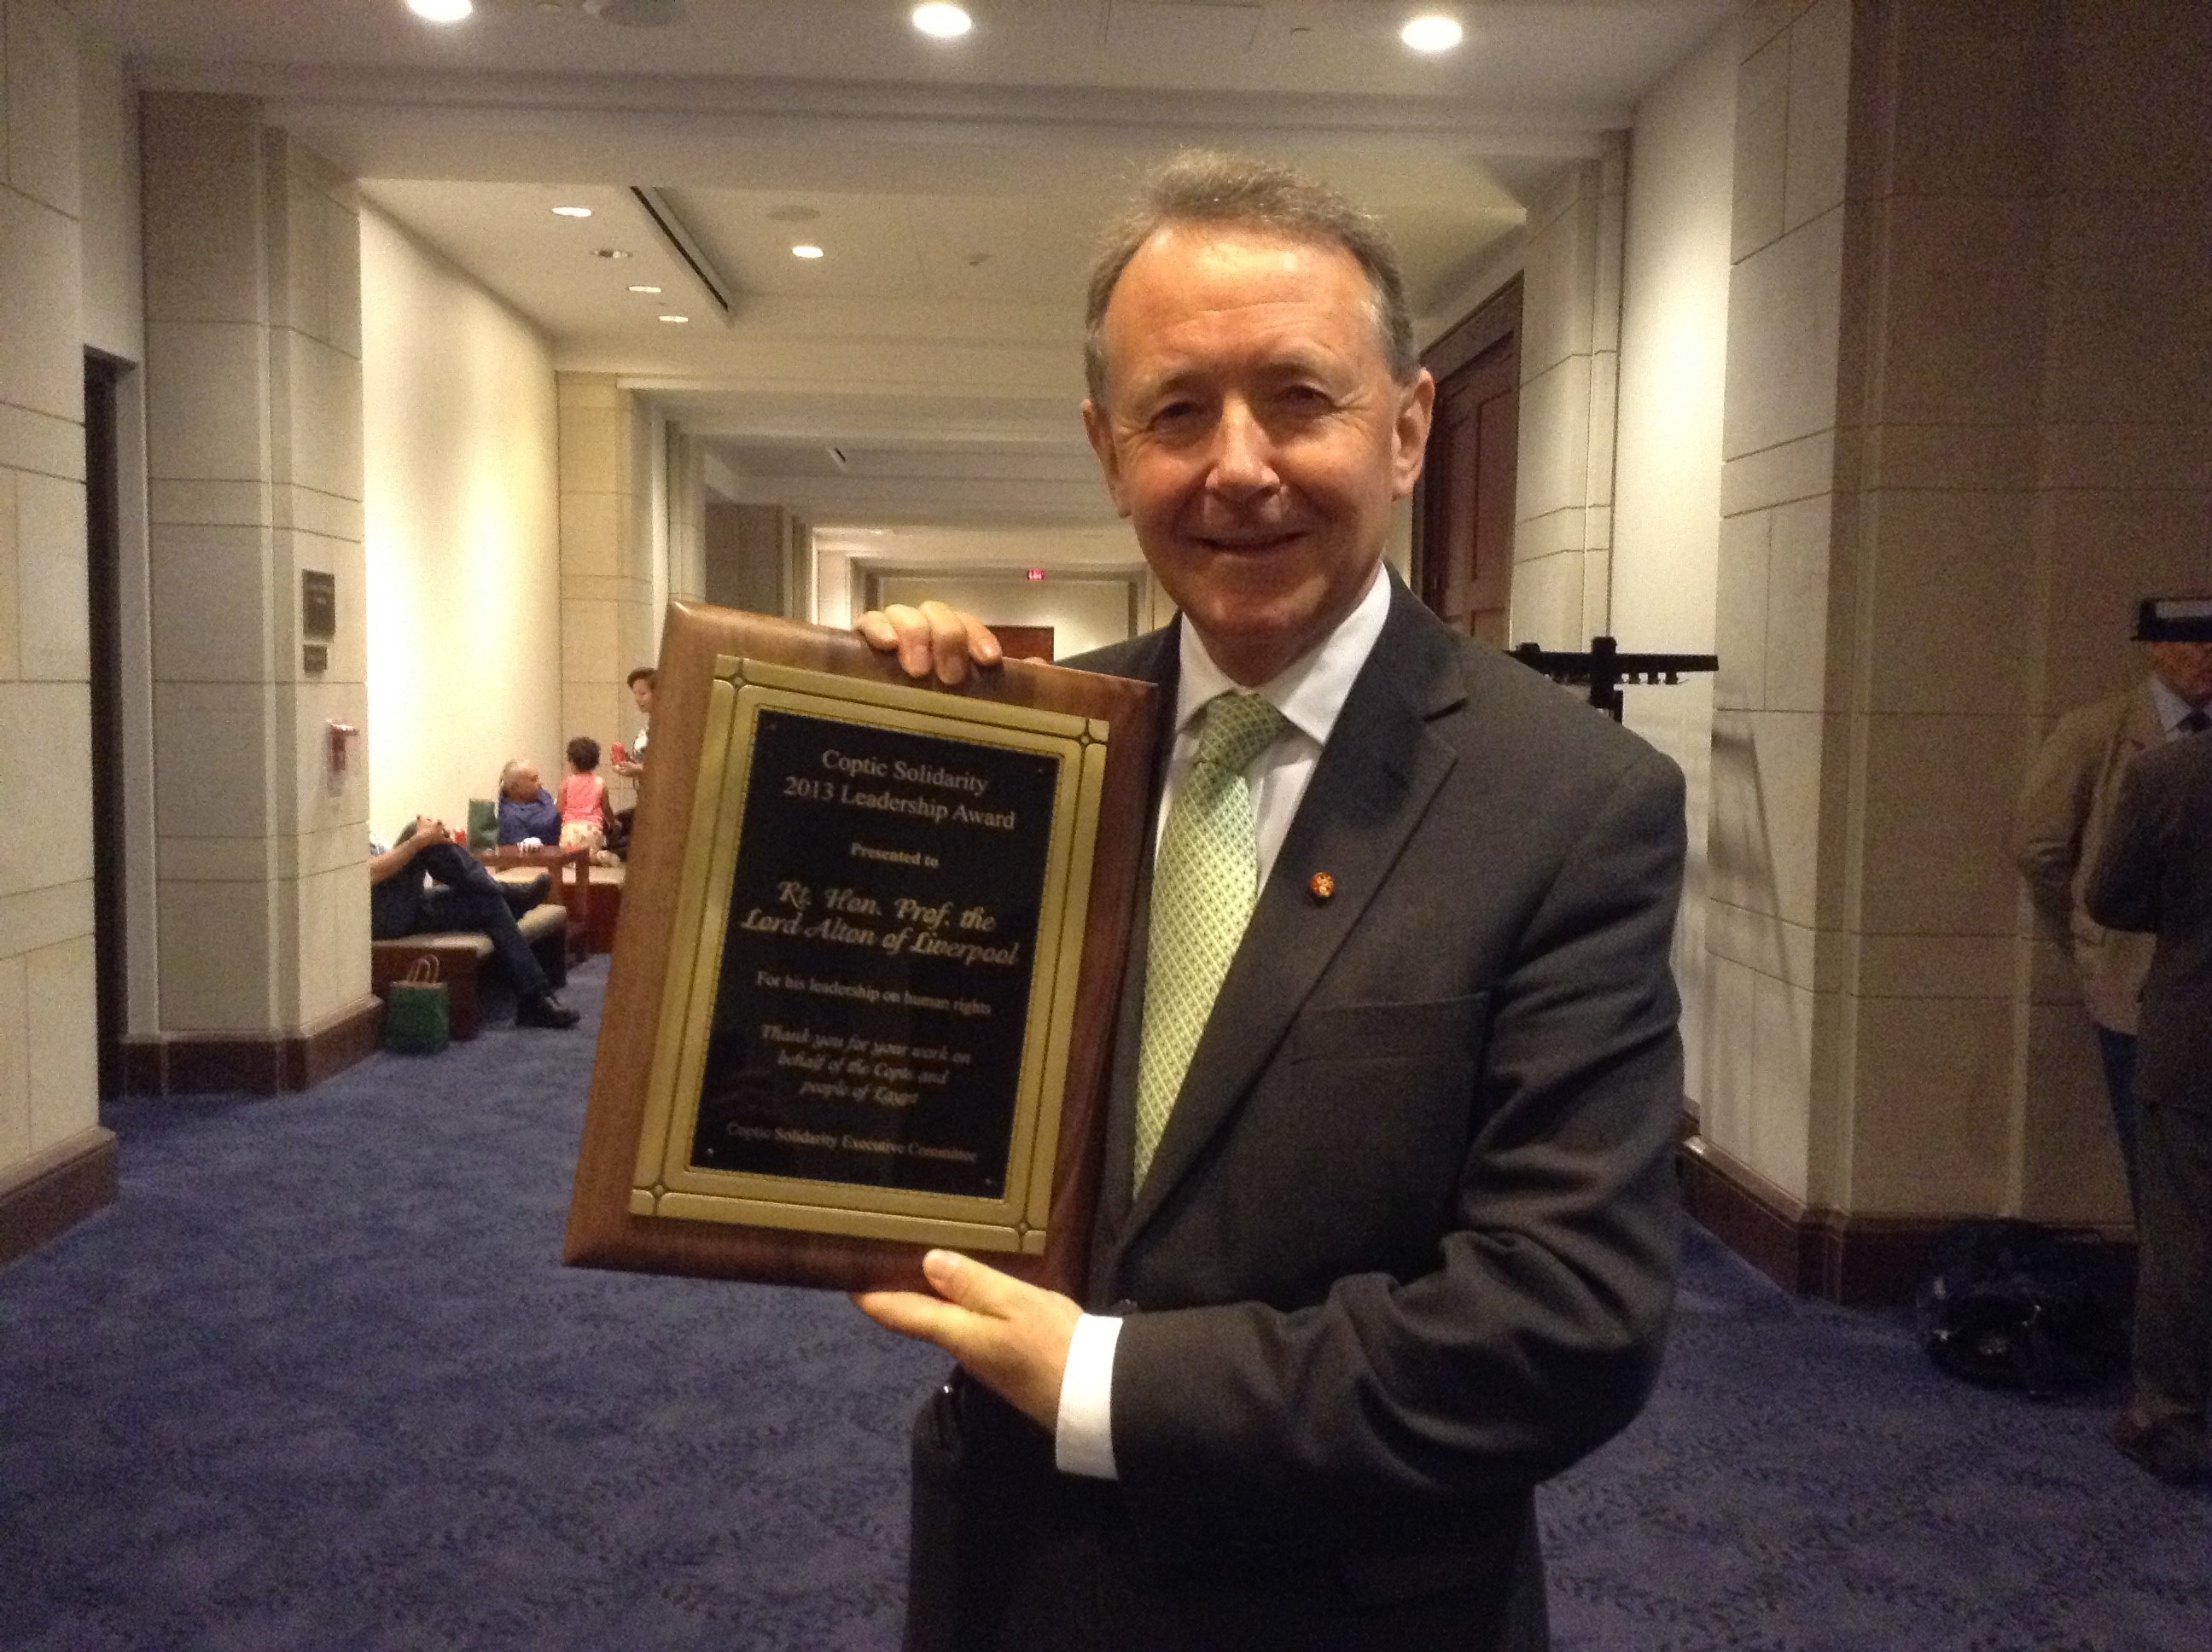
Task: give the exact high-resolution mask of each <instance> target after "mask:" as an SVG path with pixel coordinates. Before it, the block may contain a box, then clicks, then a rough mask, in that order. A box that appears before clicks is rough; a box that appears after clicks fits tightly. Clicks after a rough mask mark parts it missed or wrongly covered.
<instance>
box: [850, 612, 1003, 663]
mask: <svg viewBox="0 0 2212 1652" xmlns="http://www.w3.org/2000/svg"><path fill="white" fill-rule="evenodd" d="M853 629H854V630H856V631H858V632H859V633H860V635H861V636H863V637H864V638H866V640H867V643H868V646H869V647H872V648H873V649H875V650H876V652H877V653H885V654H888V653H896V654H897V655H898V658H899V664H900V665H902V667H904V668H905V671H906V674H907V675H908V677H928V676H931V675H934V676H935V677H936V678H937V680H938V681H939V682H940V683H964V682H966V681H967V680H968V665H969V661H970V660H973V661H974V662H975V664H976V665H997V664H998V663H999V662H1000V659H1003V658H1005V656H1004V654H1003V653H1001V651H1000V647H999V639H998V638H996V637H994V636H993V635H991V628H990V627H989V626H987V625H986V624H984V623H983V622H982V621H981V620H979V619H977V618H976V617H975V616H974V615H973V614H970V613H968V612H965V611H964V610H961V609H957V608H948V607H947V606H946V605H945V604H943V603H941V602H926V603H924V604H922V605H921V607H919V608H908V607H907V606H906V605H905V604H903V603H893V604H891V605H890V607H889V608H871V609H870V610H868V611H867V612H866V613H865V614H863V615H861V616H860V623H858V624H857V625H855V626H854V628H853Z"/></svg>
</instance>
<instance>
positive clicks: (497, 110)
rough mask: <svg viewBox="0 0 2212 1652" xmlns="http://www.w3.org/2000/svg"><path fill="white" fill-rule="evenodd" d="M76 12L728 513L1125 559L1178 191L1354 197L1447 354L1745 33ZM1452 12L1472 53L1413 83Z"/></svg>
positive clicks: (1026, 11) (360, 7)
mask: <svg viewBox="0 0 2212 1652" xmlns="http://www.w3.org/2000/svg"><path fill="white" fill-rule="evenodd" d="M76 9H77V10H78V11H79V12H80V13H82V15H86V16H87V17H88V19H89V20H90V21H92V23H93V24H94V27H97V28H99V29H100V30H101V31H102V32H103V33H106V35H107V36H108V37H109V38H110V39H112V40H114V41H115V42H117V43H118V46H120V47H121V48H122V49H123V50H124V51H125V52H126V53H127V54H128V55H130V56H131V58H133V59H134V61H135V63H136V65H137V70H138V73H139V76H140V78H141V80H142V82H143V83H144V84H147V85H149V86H155V87H163V88H191V89H200V90H222V91H235V92H244V93H251V94H257V95H259V96H261V97H263V98H264V99H265V100H267V103H268V105H269V108H270V118H271V119H272V120H273V121H274V122H276V124H279V125H283V126H285V127H287V128H289V130H291V131H294V132H295V133H296V134H298V135H299V136H300V137H301V138H302V139H303V140H304V141H306V142H307V143H308V144H309V145H310V146H311V147H313V148H314V149H317V150H318V151H319V152H320V153H322V154H324V155H326V156H327V157H328V158H329V159H330V160H331V161H333V162H335V163H337V165H339V166H341V167H344V168H345V169H347V170H348V171H349V172H350V173H352V174H353V175H354V176H356V177H357V178H359V179H362V189H363V193H364V194H365V195H366V197H368V200H369V201H370V202H371V203H374V206H375V207H376V208H378V209H379V210H382V211H383V212H385V213H386V215H388V216H391V217H392V218H393V219H395V220H397V221H398V222H399V223H400V224H401V225H403V226H404V227H405V228H407V229H408V230H410V232H411V233H413V234H415V235H416V237H417V238H419V239H420V240H423V241H425V242H428V244H429V245H431V246H434V247H435V248H437V249H438V250H439V251H440V252H443V253H444V254H445V255H446V256H447V257H448V258H452V259H453V261H454V262H455V263H456V264H459V265H460V266H461V267H462V268H463V269H465V270H468V271H469V272H470V273H471V275H473V276H476V277H477V279H478V280H479V281H481V282H483V284H484V285H485V286H486V287H488V288H490V289H491V290H493V291H494V292H495V293H497V294H499V295H501V297H503V298H504V299H505V300H507V302H508V303H510V304H511V305H512V306H513V307H514V308H515V309H516V310H518V311H520V313H522V314H523V315H525V316H526V317H528V318H529V319H531V321H532V322H533V323H534V324H535V325H537V326H538V327H539V328H540V329H541V330H542V331H544V333H545V334H546V336H547V337H548V338H549V339H550V341H551V343H552V347H553V351H554V356H555V360H556V363H557V364H558V365H559V366H561V367H563V368H569V369H577V370H588V371H596V372H611V373H615V374H619V375H621V376H622V377H623V380H625V381H626V382H628V383H630V384H632V385H633V386H635V387H637V388H638V389H640V390H641V391H642V392H646V393H648V394H650V395H652V396H653V398H655V399H656V401H657V402H658V403H659V404H660V405H661V406H662V407H663V408H664V409H665V410H666V411H667V412H668V414H669V416H671V418H673V419H675V420H677V421H678V422H679V423H680V424H681V425H682V426H683V427H684V428H686V429H687V430H690V431H692V432H694V433H696V434H700V435H701V436H702V437H704V438H706V439H708V440H709V442H710V444H711V451H712V452H713V453H714V465H713V466H712V467H711V473H712V474H713V475H714V477H717V478H718V479H719V481H720V484H721V486H722V487H723V488H724V489H726V490H728V491H731V492H733V493H735V494H737V495H739V496H742V497H745V498H755V499H764V500H774V501H779V502H782V503H786V504H789V505H791V506H792V507H793V508H795V509H797V510H799V512H800V513H801V514H803V515H806V516H808V517H809V518H810V519H811V520H813V521H815V522H817V524H819V525H825V526H832V525H835V526H842V527H846V528H851V529H861V528H868V527H878V528H880V527H894V528H896V527H902V526H913V525H926V526H928V527H932V528H957V527H960V526H963V525H977V526H985V525H988V526H992V527H996V528H1001V529H1004V528H1019V527H1022V526H1024V525H1034V526H1036V527H1039V528H1075V527H1080V526H1085V525H1098V524H1101V523H1110V522H1111V521H1112V513H1111V507H1110V506H1109V505H1108V504H1107V502H1106V501H1105V498H1104V495H1103V489H1101V488H1100V487H1099V486H1098V484H1097V480H1096V477H1095V474H1094V472H1093V471H1092V468H1091V460H1090V458H1089V455H1088V452H1087V450H1086V449H1085V447H1084V446H1083V441H1082V436H1081V432H1080V428H1079V424H1078V422H1077V420H1076V417H1075V413H1074V406H1075V404H1076V402H1077V400H1078V399H1079V398H1080V396H1081V393H1082V382H1081V371H1080V366H1079V343H1080V337H1081V329H1082V320H1081V310H1082V285H1083V269H1084V264H1085V257H1086V254H1087V251H1088V247H1089V245H1090V242H1091V238H1092V237H1093V236H1094V235H1095V234H1096V233H1097V228H1098V227H1099V224H1100V222H1101V221H1102V220H1103V217H1105V216H1107V215H1108V214H1109V213H1110V212H1111V210H1113V208H1114V207H1115V205H1116V204H1117V203H1119V202H1120V201H1121V199H1122V198H1124V197H1126V195H1127V190H1128V185H1129V182H1130V180H1131V179H1132V178H1133V177H1134V176H1135V175H1137V174H1138V173H1140V172H1141V171H1142V169H1143V168H1144V167H1146V166H1147V165H1148V164H1150V163H1152V161H1156V160H1158V159H1159V158H1160V157H1162V156H1164V155H1167V154H1169V153H1171V152H1172V151H1173V150H1175V149H1177V148H1180V147H1183V146H1185V145H1187V144H1192V143H1202V144H1210V145H1212V146H1216V147H1223V148H1235V149H1243V150H1247V151H1250V152H1254V153H1259V154H1264V155H1268V156H1270V157H1273V158H1280V159H1283V160H1286V161H1289V162H1291V164H1293V165H1296V166H1298V167H1303V168H1304V169H1306V170H1308V171H1310V172H1312V173H1316V174H1317V175H1319V176H1321V177H1322V178H1324V179H1328V181H1329V182H1331V183H1334V184H1335V185H1338V186H1339V187H1340V188H1342V189H1344V190H1346V191H1348V192H1349V193H1351V194H1352V196H1353V197H1355V198H1358V199H1359V200H1360V201H1362V202H1363V203H1364V204H1366V205H1368V206H1370V208H1372V209H1374V210H1376V211H1377V212H1378V213H1380V214H1381V215H1382V216H1383V218H1384V220H1385V221H1386V222H1388V224H1389V227H1390V229H1391V232H1392V234H1393V235H1394V236H1395V238H1396V240H1397V241H1398V243H1399V246H1400V251H1401V255H1402V257H1403V258H1404V260H1405V263H1406V266H1407V284H1408V289H1409V296H1410V297H1411V299H1412V301H1413V305H1414V307H1415V308H1416V310H1417V311H1418V312H1419V313H1420V314H1421V316H1422V317H1423V319H1424V322H1425V334H1426V333H1428V332H1433V331H1436V330H1437V329H1439V328H1441V326H1443V325H1448V324H1449V322H1450V321H1451V320H1453V319H1456V318H1457V316H1458V315H1459V314H1460V313H1463V311H1464V310H1465V309H1466V308H1467V307H1468V306H1469V304H1470V303H1471V301H1473V300H1474V298H1476V297H1479V296H1480V292H1479V290H1478V288H1479V285H1480V280H1481V277H1482V274H1483V271H1484V268H1485V266H1486V264H1494V263H1495V262H1496V260H1497V259H1498V257H1499V256H1501V254H1503V253H1505V252H1509V251H1510V246H1511V243H1512V241H1513V239H1514V238H1515V236H1516V234H1517V233H1518V230H1519V227H1520V225H1521V222H1522V218H1523V216H1524V212H1525V209H1526V206H1527V204H1528V202H1529V201H1530V200H1531V199H1532V198H1533V197H1534V195H1535V194H1536V193H1537V192H1538V191H1541V188H1542V187H1543V185H1545V183H1546V182H1547V180H1548V179H1550V178H1551V177H1552V176H1553V175H1555V174H1556V173H1557V171H1558V170H1559V168H1560V167H1563V166H1565V165H1566V164H1569V163H1571V162H1572V161H1576V160H1578V159H1582V158H1585V157H1587V156H1589V155H1592V154H1595V152H1596V147H1597V143H1598V141H1599V137H1600V135H1601V134H1602V133H1603V132H1605V131H1608V130H1614V129H1618V128H1620V127H1623V126H1626V125H1627V124H1628V123H1629V120H1630V118H1631V115H1632V110H1633V108H1634V106H1635V103H1636V100H1637V99H1638V97H1639V96H1640V95H1641V94H1643V92H1644V90H1646V89H1647V88H1649V87H1650V86H1651V85H1652V84H1653V83H1654V82H1656V81H1657V80H1658V79H1659V78H1660V77H1661V76H1662V75H1663V74H1664V73H1665V72H1666V70H1668V69H1669V68H1670V67H1672V66H1673V65H1674V64H1675V63H1676V62H1678V61H1680V58H1683V57H1684V56H1686V54H1687V53H1688V52H1690V51H1691V50H1692V49H1693V48H1694V47H1695V46H1697V45H1698V43H1699V41H1700V40H1702V39H1704V38H1705V36H1706V35H1707V34H1708V33H1711V30H1712V29H1713V28H1715V27H1717V26H1718V25H1719V24H1720V23H1721V22H1722V21H1723V20H1724V19H1726V18H1727V17H1729V15H1733V14H1734V13H1735V11H1736V10H1738V9H1740V6H1739V0H1492V3H1486V4H1472V3H1468V4H1456V5H1455V4H1444V5H1440V6H1432V7H1427V8H1423V7H1419V6H1417V5H1415V4H1414V3H1412V0H1389V3H1386V0H969V3H968V9H969V11H970V12H971V13H972V14H973V15H974V16H975V30H974V32H973V33H971V34H970V35H969V36H968V37H967V38H966V39H962V40H959V41H956V42H951V43H939V42H935V41H932V40H930V39H926V38H925V37H923V36H922V35H921V34H919V33H916V32H915V29H914V28H913V27H910V25H909V24H908V11H909V9H910V5H909V4H908V3H906V0H478V3H477V15H475V16H474V17H472V18H471V19H470V20H469V21H466V22H465V23H462V24H459V25H457V26H453V27H443V28H441V27H434V26H431V25H428V24H425V23H423V22H422V21H419V20H417V19H416V18H415V17H413V16H411V15H409V14H408V13H407V11H406V10H405V9H404V5H403V4H402V3H401V0H319V3H314V4H307V3H285V4H282V5H276V4H270V3H269V0H78V3H77V5H76ZM1417 9H1441V10H1446V11H1449V12H1451V13H1453V14H1454V15H1456V16H1457V17H1459V18H1460V20H1461V21H1462V22H1463V23H1464V24H1465V25H1466V27H1467V39H1466V41H1465V42H1464V44H1463V45H1462V46H1460V47H1459V48H1458V49H1457V50H1456V51H1455V52H1450V53H1448V54H1446V55H1444V56H1443V57H1440V58H1421V57H1419V56H1417V55H1416V54H1414V53H1413V52H1409V51H1407V49H1406V48H1405V47H1404V46H1402V45H1401V43H1400V42H1399V40H1398V39H1397V36H1396V32H1397V30H1398V28H1399V27H1400V26H1401V24H1402V23H1403V22H1404V21H1405V20H1406V19H1407V17H1408V16H1410V15H1413V12H1414V11H1415V10H1417ZM596 13H605V14H607V15H605V16H602V15H595V14H596ZM611 17H628V18H629V19H631V20H633V21H635V22H639V23H653V22H654V21H656V20H659V26H654V27H641V26H622V25H620V24H618V23H617V22H615V21H610V20H609V19H610V18H611ZM633 186H644V187H646V188H647V189H649V190H651V191H654V192H655V195H656V198H657V201H658V203H659V211H660V213H661V214H662V215H663V216H664V217H672V218H673V219H674V220H675V221H676V222H679V223H680V225H681V227H682V229H683V230H684V232H686V233H687V234H688V235H689V237H690V240H691V242H692V245H693V247H694V249H695V250H696V253H697V254H699V255H700V256H701V258H702V262H703V263H704V264H707V265H708V267H709V268H711V269H712V270H714V271H715V272H716V273H717V275H718V276H719V278H720V281H721V282H722V283H723V284H724V286H725V287H726V290H727V291H728V293H729V295H730V296H731V298H732V306H731V308H730V310H729V313H728V314H727V315H726V317H725V316H724V315H723V313H721V311H720V307H718V306H717V305H716V304H715V303H714V301H711V300H710V299H709V297H708V293H707V291H706V289H705V288H704V287H703V286H702V284H701V282H699V280H698V279H697V278H696V277H695V276H693V275H692V274H691V272H690V270H689V269H688V268H687V267H686V264H685V263H684V260H683V259H682V258H680V257H679V256H678V253H677V252H676V251H675V250H674V248H673V247H672V246H671V244H670V243H669V242H668V241H667V240H665V238H664V237H663V235H662V234H661V233H660V232H659V230H658V229H657V228H655V226H654V224H653V220H652V218H651V217H650V216H648V213H647V208H646V206H645V205H644V204H642V203H641V200H640V198H639V197H638V195H637V193H636V192H635V189H634V188H633ZM556 205H584V206H589V207H590V208H591V209H592V216H591V217H589V218H588V219H569V218H562V217H556V216H554V214H553V213H552V211H551V208H552V207H554V206H556ZM801 241H805V242H808V243H811V244H814V245H818V246H821V247H822V248H823V252H824V256H823V257H822V258H818V259H815V260H811V261H805V262H803V261H801V260H799V259H798V258H794V257H793V255H792V253H791V251H790V249H791V247H792V246H793V245H794V244H796V243H799V242H801ZM601 249H608V250H612V251H616V252H625V253H627V254H629V256H628V257H626V258H605V257H601V256H598V254H599V252H600V250H601ZM633 283H635V284H643V285H653V286H659V287H660V288H662V289H663V291H662V292H661V293H660V294H659V295H635V294H632V293H630V292H629V291H628V290H627V288H629V286H630V285H631V284H633ZM663 314H681V315H685V316H688V317H689V318H690V319H689V320H688V321H687V322H684V323H681V324H678V323H668V322H663V321H661V320H660V319H659V317H660V316H661V315H663ZM832 449H835V450H836V455H835V456H833V455H832V452H831V450H832Z"/></svg>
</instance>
